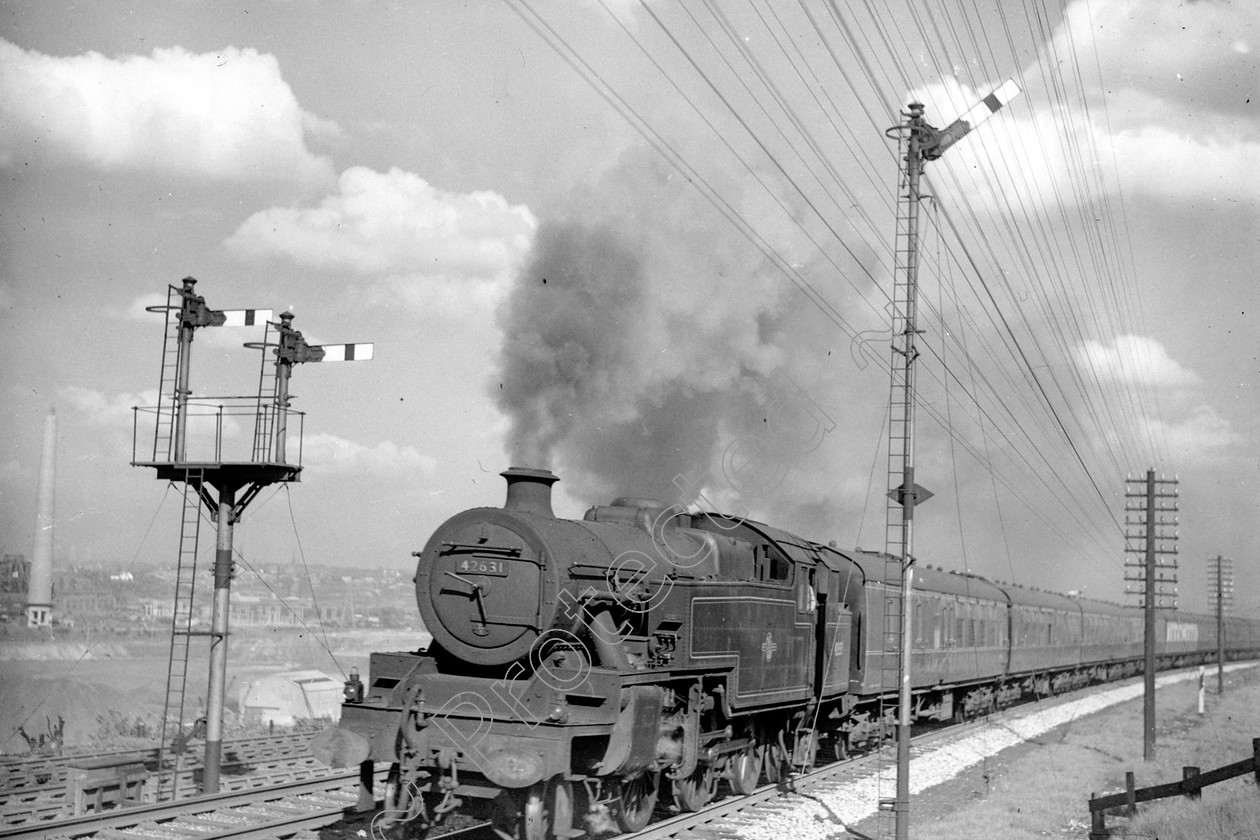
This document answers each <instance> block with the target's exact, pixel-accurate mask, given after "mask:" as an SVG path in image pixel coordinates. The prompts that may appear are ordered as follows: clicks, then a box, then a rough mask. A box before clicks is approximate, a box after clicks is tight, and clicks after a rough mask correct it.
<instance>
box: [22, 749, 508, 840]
mask: <svg viewBox="0 0 1260 840" xmlns="http://www.w3.org/2000/svg"><path fill="white" fill-rule="evenodd" d="M385 775H386V770H385V768H383V767H382V768H381V769H380V770H378V772H377V779H376V782H377V787H378V788H380V787H381V786H383V783H384V780H385ZM358 782H359V774H358V771H357V770H354V771H349V772H347V771H344V770H338V771H335V772H333V773H332V774H330V775H329V776H326V777H324V778H321V779H307V780H303V781H297V782H288V783H286V784H280V785H270V786H268V787H266V788H260V789H257V790H247V791H233V792H227V793H219V794H215V795H213V796H202V797H198V798H196V799H188V800H182V801H176V802H164V803H160V804H154V805H141V806H137V807H131V808H121V809H117V810H112V811H105V812H101V813H96V814H89V815H86V816H81V817H71V818H68V819H62V820H57V821H55V822H49V823H36V824H30V825H22V826H11V827H5V828H0V840H86V838H103V839H104V840H187V838H188V837H190V836H193V835H195V836H196V837H197V838H199V840H263V839H264V838H267V840H283V838H289V837H300V836H303V834H304V832H311V831H314V830H316V829H321V828H326V827H327V826H331V825H335V824H337V823H340V822H342V821H343V820H346V819H351V820H355V821H361V822H362V823H363V826H364V828H363V829H360V830H365V833H367V834H368V835H369V836H370V837H376V836H377V834H378V833H377V832H374V831H372V820H371V815H370V814H368V815H358V814H355V813H354V810H353V809H354V806H355V804H356V802H357V799H358ZM379 804H380V803H379V802H378V803H377V805H378V806H379ZM355 834H356V835H357V831H356V832H355ZM306 836H309V835H306ZM432 836H433V837H434V838H437V837H439V836H440V837H442V838H443V840H447V838H449V840H491V838H492V837H493V834H492V833H491V832H490V831H489V828H488V826H487V825H486V824H484V823H478V824H475V825H471V826H464V827H461V828H458V829H455V830H452V831H449V832H446V833H444V834H441V835H439V834H438V833H436V832H435V833H434V834H433V835H432ZM378 840H379V837H378Z"/></svg>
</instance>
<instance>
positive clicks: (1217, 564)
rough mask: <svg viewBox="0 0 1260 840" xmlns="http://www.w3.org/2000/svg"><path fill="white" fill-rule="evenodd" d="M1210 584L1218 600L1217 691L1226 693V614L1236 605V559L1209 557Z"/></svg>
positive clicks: (1217, 556)
mask: <svg viewBox="0 0 1260 840" xmlns="http://www.w3.org/2000/svg"><path fill="white" fill-rule="evenodd" d="M1208 586H1209V587H1211V588H1212V589H1213V590H1214V591H1215V598H1214V599H1213V600H1215V601H1216V693H1217V695H1218V696H1219V695H1222V694H1224V693H1225V615H1226V614H1227V613H1230V612H1232V611H1233V606H1234V561H1233V560H1230V559H1228V558H1226V557H1222V556H1221V555H1219V554H1218V555H1216V557H1213V558H1209V559H1208Z"/></svg>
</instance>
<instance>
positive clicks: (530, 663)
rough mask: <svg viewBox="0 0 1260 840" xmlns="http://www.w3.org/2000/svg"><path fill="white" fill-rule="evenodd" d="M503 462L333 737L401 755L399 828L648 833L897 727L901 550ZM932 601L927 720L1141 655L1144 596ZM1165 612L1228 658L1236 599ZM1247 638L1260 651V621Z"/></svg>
mask: <svg viewBox="0 0 1260 840" xmlns="http://www.w3.org/2000/svg"><path fill="white" fill-rule="evenodd" d="M502 475H503V477H504V478H505V479H507V485H508V486H507V499H506V502H505V504H504V505H503V507H502V508H476V509H472V510H467V511H464V512H462V513H459V514H456V515H455V516H454V517H452V518H451V519H449V520H448V521H446V522H445V523H444V524H443V525H441V526H440V527H439V528H438V529H437V531H436V532H435V533H434V534H433V536H432V537H431V538H430V540H429V541H428V544H427V545H426V546H425V547H424V550H423V551H421V552H419V553H417V555H416V556H417V557H418V558H419V562H418V566H417V570H416V577H415V585H416V600H417V603H418V605H419V608H420V613H421V616H422V617H423V619H424V623H425V625H426V627H427V628H428V630H429V632H430V633H431V634H432V636H433V641H432V644H431V645H430V646H429V647H428V649H427V650H424V651H417V652H389V653H374V654H372V656H371V662H370V671H369V674H368V678H367V681H366V683H364V682H363V681H362V680H361V679H360V678H359V677H358V676H357V674H356V675H352V676H351V679H350V680H349V681H348V682H347V685H346V702H345V704H344V705H343V707H342V716H341V723H340V727H339V728H338V729H334V730H330V731H328V732H326V733H324V734H323V735H322V736H320V739H319V742H318V744H317V749H316V753H317V754H320V755H322V756H323V757H324V758H325V760H326V761H328V762H329V763H331V764H336V765H339V766H353V765H355V764H359V765H360V766H361V768H363V773H362V779H363V780H364V797H363V798H362V799H363V801H364V802H366V803H372V802H374V797H373V796H372V790H371V784H372V773H371V768H372V767H373V766H374V762H389V763H390V764H391V767H392V770H391V772H390V774H389V778H388V781H387V782H386V790H385V791H384V798H385V802H386V807H385V810H384V812H383V815H382V819H383V820H384V822H385V824H386V826H387V827H393V829H394V830H395V831H396V832H397V831H398V829H399V828H400V827H403V826H409V828H408V830H409V831H411V832H415V831H417V830H420V831H423V830H424V829H425V828H427V827H428V826H429V825H431V824H433V823H435V822H437V821H439V820H441V819H442V818H443V817H444V816H445V815H446V814H448V813H450V812H452V811H455V810H459V811H461V812H471V813H479V814H481V815H483V816H486V817H488V818H490V819H492V820H493V825H494V826H495V827H496V829H497V830H498V832H499V833H500V834H501V835H502V836H504V837H507V838H518V839H522V838H523V839H525V840H541V838H549V837H557V838H565V837H573V836H577V835H580V834H581V833H582V829H583V827H590V826H592V825H596V824H602V825H607V823H608V822H610V821H611V822H613V823H615V825H616V827H618V828H620V829H621V830H622V831H627V832H630V831H637V830H639V829H641V828H643V827H644V825H645V824H646V823H647V822H648V820H649V819H650V817H651V814H652V812H653V809H654V807H655V806H656V804H657V802H658V798H660V797H662V796H667V797H672V800H673V803H674V804H675V806H676V807H677V808H678V809H680V810H684V811H688V810H695V809H698V808H700V807H702V806H703V805H705V804H706V803H707V802H708V801H709V800H710V799H711V798H712V797H713V796H714V794H715V792H716V791H717V788H718V785H719V783H720V781H721V780H723V779H725V780H726V781H727V783H728V784H729V785H730V787H731V788H732V789H733V790H734V791H736V792H739V793H746V792H751V791H752V790H753V789H754V788H755V787H757V786H758V785H759V784H760V782H761V778H762V776H763V774H764V776H765V778H766V779H767V780H768V781H772V782H773V781H777V780H778V779H779V778H781V777H782V776H784V775H785V774H786V773H788V772H790V771H792V770H793V769H800V768H804V767H808V766H809V765H811V764H812V763H813V762H814V760H815V757H816V755H817V752H818V750H819V748H820V746H826V747H828V748H829V749H831V750H833V751H834V752H835V753H837V754H844V753H845V752H847V751H848V750H850V749H854V748H858V747H861V746H863V745H867V744H870V743H872V742H874V741H877V740H878V738H879V737H880V731H881V726H880V724H881V715H884V716H885V717H886V716H887V715H888V714H892V713H894V712H895V705H896V704H895V703H883V704H881V702H880V701H881V698H884V699H887V698H889V697H892V696H893V695H894V694H895V692H896V690H897V684H898V683H897V663H896V662H895V658H896V654H895V653H891V652H886V650H885V648H887V647H889V645H887V644H886V636H887V629H886V626H885V625H886V618H887V619H889V621H888V622H887V624H888V625H892V624H894V623H895V615H894V614H893V612H892V611H891V610H890V611H888V614H887V615H886V610H885V604H886V602H888V601H889V597H890V596H892V597H894V598H895V591H894V588H895V587H897V586H898V585H899V581H898V580H897V579H896V578H895V577H894V574H895V572H896V569H897V565H896V563H895V561H893V560H892V558H889V557H888V556H886V555H883V554H878V553H872V552H863V551H840V550H837V549H836V548H835V547H833V546H826V545H821V544H818V543H814V542H811V541H809V540H805V539H802V538H801V537H798V536H795V535H793V534H789V533H787V532H784V531H781V530H778V529H776V528H772V527H770V526H767V525H762V524H759V523H756V522H751V521H747V520H744V519H739V518H736V517H730V516H722V515H718V514H712V513H703V512H701V513H689V512H687V511H685V510H682V509H681V508H679V507H677V506H672V507H670V506H666V505H664V504H661V503H658V502H653V501H651V500H645V499H636V498H620V499H616V500H615V501H613V502H612V504H610V505H606V506H597V507H594V508H592V509H591V510H589V511H587V513H586V515H585V517H584V518H583V519H582V520H568V519H559V518H557V517H556V516H555V515H554V513H553V512H552V507H551V486H552V484H554V483H555V482H556V481H557V480H558V478H557V477H556V476H555V475H553V474H552V473H550V472H548V471H546V470H536V469H522V468H512V469H509V470H507V471H506V472H504V473H502ZM893 603H895V600H894V601H893ZM911 608H912V610H913V624H912V627H913V628H914V629H913V634H914V638H913V640H912V648H911V649H912V657H913V658H912V669H911V673H912V675H913V686H912V693H913V711H914V715H915V717H916V718H917V719H920V720H922V719H931V720H946V719H950V718H958V719H961V718H965V717H968V716H973V715H977V714H982V713H984V712H987V711H988V710H991V709H994V708H998V707H1002V706H1005V705H1008V704H1010V703H1013V702H1016V701H1017V700H1020V699H1021V698H1025V697H1027V696H1029V695H1049V694H1052V693H1055V692H1058V691H1062V690H1067V689H1069V688H1073V687H1079V686H1082V685H1085V684H1088V683H1090V682H1096V681H1102V680H1105V679H1115V678H1120V677H1123V676H1127V675H1132V674H1136V673H1139V672H1140V671H1141V668H1142V619H1141V615H1140V613H1138V612H1137V611H1136V610H1133V609H1129V608H1123V607H1119V606H1115V605H1112V604H1108V603H1104V602H1101V601H1095V600H1088V599H1084V598H1075V597H1068V596H1066V595H1059V594H1054V593H1050V592H1044V591H1040V590H1032V589H1026V588H1022V587H1016V586H1008V585H998V584H996V583H993V582H990V581H988V580H985V579H982V578H980V577H977V576H974V575H966V574H957V573H953V572H944V571H941V570H937V569H931V568H923V567H919V568H917V570H916V575H915V583H914V590H913V600H912V607H911ZM1158 632H1159V639H1160V640H1161V641H1160V645H1159V650H1158V653H1159V656H1160V660H1161V662H1160V664H1161V666H1165V665H1180V664H1190V663H1193V662H1197V661H1203V660H1206V659H1207V658H1208V657H1209V656H1213V655H1214V654H1215V650H1216V622H1215V619H1209V618H1208V617H1207V616H1193V615H1187V614H1185V613H1168V614H1162V615H1161V616H1160V619H1159V628H1158ZM1227 639H1228V643H1229V648H1230V650H1231V654H1232V655H1234V656H1242V655H1254V654H1255V653H1256V652H1257V650H1260V622H1254V621H1245V620H1241V619H1233V620H1231V622H1230V624H1229V627H1228V630H1227ZM885 709H887V710H888V711H885ZM884 722H887V721H886V720H885V721H884Z"/></svg>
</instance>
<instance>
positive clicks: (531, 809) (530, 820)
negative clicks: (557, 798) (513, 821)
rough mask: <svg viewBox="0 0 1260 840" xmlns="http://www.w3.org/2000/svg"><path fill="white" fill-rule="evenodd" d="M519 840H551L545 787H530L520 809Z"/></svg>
mask: <svg viewBox="0 0 1260 840" xmlns="http://www.w3.org/2000/svg"><path fill="white" fill-rule="evenodd" d="M520 836H521V840H551V811H550V809H549V808H548V807H547V786H546V785H544V784H543V783H542V782H538V783H536V784H533V785H530V788H529V790H528V791H527V792H526V794H525V807H524V808H522V809H521V832H520Z"/></svg>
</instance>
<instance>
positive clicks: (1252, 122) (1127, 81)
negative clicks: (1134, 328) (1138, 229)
mask: <svg viewBox="0 0 1260 840" xmlns="http://www.w3.org/2000/svg"><path fill="white" fill-rule="evenodd" d="M1158 5H1159V13H1158V14H1153V13H1152V10H1151V8H1150V4H1149V3H1143V2H1141V0H1090V2H1085V0H1076V2H1073V3H1070V4H1069V5H1068V6H1067V9H1066V11H1065V14H1064V18H1063V22H1062V23H1061V25H1060V26H1059V28H1058V29H1057V30H1056V31H1055V33H1054V36H1053V39H1052V43H1051V44H1050V45H1049V46H1047V47H1046V48H1044V49H1043V50H1042V51H1041V53H1040V54H1039V56H1038V58H1037V60H1036V61H1035V62H1034V63H1030V64H1029V65H1028V66H1026V67H1024V68H1022V69H1021V70H1020V71H1019V72H1018V73H1016V74H1014V75H1015V77H1016V78H1017V80H1019V81H1020V82H1021V83H1022V84H1023V85H1024V87H1025V91H1024V93H1023V95H1022V96H1020V97H1018V98H1017V99H1015V100H1014V101H1013V102H1011V103H1010V104H1009V105H1008V106H1007V108H1006V109H1005V110H1004V111H1003V112H1001V114H999V116H998V117H996V118H994V119H993V120H990V122H989V124H986V125H985V126H983V127H982V128H981V129H980V130H978V131H977V132H975V133H974V134H972V135H970V136H969V137H968V138H967V139H966V140H964V141H963V142H961V143H959V144H957V145H956V146H954V147H953V148H952V149H950V150H949V152H947V153H946V155H945V156H944V157H943V158H942V159H941V161H940V162H939V163H936V164H933V165H932V166H930V167H929V175H930V176H933V177H935V176H936V175H937V174H938V171H940V170H945V169H949V170H951V171H952V172H954V173H955V174H956V175H957V176H958V177H959V178H960V179H961V181H962V182H963V183H964V187H965V189H966V191H967V192H968V193H969V194H970V196H971V201H972V203H973V206H974V205H979V206H980V207H982V208H984V209H985V210H986V211H988V212H1002V211H1004V210H1005V208H1006V207H1007V206H1008V203H1009V205H1010V206H1011V208H1012V209H1013V210H1014V211H1015V212H1021V211H1023V210H1027V209H1030V208H1036V207H1037V206H1038V203H1040V202H1044V203H1045V204H1046V206H1048V207H1051V208H1053V207H1056V206H1058V205H1059V204H1060V203H1061V202H1092V201H1096V200H1098V199H1099V198H1107V197H1109V196H1115V195H1117V194H1120V193H1123V194H1124V195H1125V196H1126V197H1130V196H1136V195H1146V196H1152V197H1155V198H1158V199H1164V200H1173V201H1194V200H1220V201H1237V202H1246V203H1252V202H1253V201H1254V197H1255V194H1256V190H1257V184H1258V183H1260V182H1258V181H1257V179H1256V176H1255V175H1254V174H1253V173H1255V172H1256V171H1257V168H1258V167H1260V140H1257V128H1260V125H1258V124H1257V121H1256V117H1255V115H1254V113H1248V111H1247V109H1246V108H1245V107H1244V106H1245V100H1246V97H1247V95H1248V93H1249V92H1251V91H1254V89H1255V61H1254V59H1252V58H1251V57H1250V47H1249V46H1248V42H1247V40H1245V36H1246V33H1254V32H1255V31H1256V30H1257V27H1258V26H1260V15H1257V12H1256V8H1257V6H1256V4H1254V3H1233V4H1227V3H1207V2H1203V3H1160V4H1158ZM1066 56H1072V57H1074V58H1073V60H1072V61H1071V62H1067V61H1060V60H1056V57H1058V58H1062V57H1066ZM1001 81H1002V80H1001V79H994V80H990V82H991V83H992V85H993V86H994V87H996V85H997V83H999V82H1001ZM981 87H982V88H987V86H986V85H981ZM1065 90H1066V91H1067V92H1066V93H1065V92H1064V91H1065ZM986 93H988V90H987V89H981V90H976V89H973V88H971V87H969V86H967V85H965V84H961V83H960V82H958V81H957V80H956V79H954V78H947V79H944V80H941V81H939V82H935V83H933V84H931V85H927V86H925V87H921V88H918V89H916V90H915V91H914V92H912V93H911V94H910V98H912V99H918V100H919V101H921V102H924V103H925V104H926V106H927V111H926V117H927V120H928V122H929V123H931V124H932V125H935V126H938V127H943V126H945V125H947V124H949V123H950V122H951V121H952V120H953V119H954V118H955V117H956V116H958V115H959V114H961V113H963V112H965V111H966V110H967V109H969V108H970V107H971V106H972V105H974V104H975V103H976V102H978V101H979V100H980V98H981V97H982V96H983V95H984V94H986ZM1240 109H1241V110H1240ZM1012 189H1014V190H1015V191H1016V192H1018V193H1022V194H1024V195H1025V196H1035V197H1038V198H1037V199H1036V200H1035V201H1034V202H1033V203H1032V204H1031V205H1030V204H1028V203H1026V201H1027V200H1026V199H1025V200H1024V201H1018V200H1017V199H1016V198H1014V197H1013V196H1012V195H1011V194H1010V193H1011V191H1012ZM1100 192H1101V195H1100Z"/></svg>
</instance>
